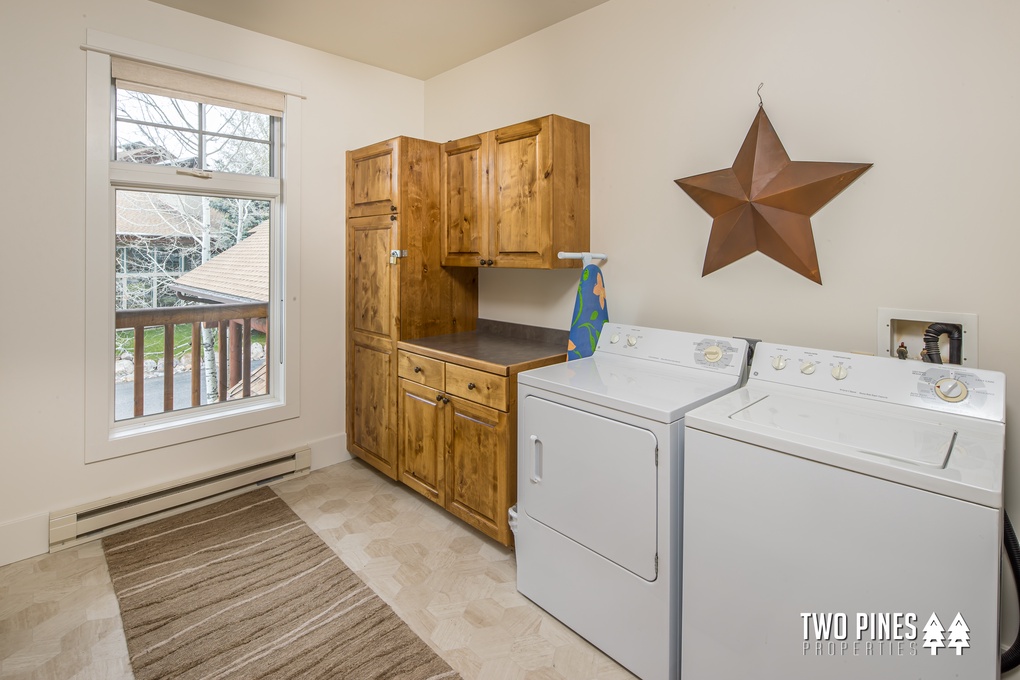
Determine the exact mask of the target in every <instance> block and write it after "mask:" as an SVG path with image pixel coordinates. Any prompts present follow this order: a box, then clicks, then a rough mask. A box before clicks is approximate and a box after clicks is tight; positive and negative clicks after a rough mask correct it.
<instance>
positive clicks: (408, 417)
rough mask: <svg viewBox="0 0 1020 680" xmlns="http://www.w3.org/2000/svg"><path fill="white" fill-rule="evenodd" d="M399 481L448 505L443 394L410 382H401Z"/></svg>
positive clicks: (399, 404)
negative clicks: (444, 461) (444, 464)
mask: <svg viewBox="0 0 1020 680" xmlns="http://www.w3.org/2000/svg"><path fill="white" fill-rule="evenodd" d="M399 392H400V397H399V401H398V410H399V412H400V464H399V465H400V477H399V481H401V482H403V483H404V484H406V485H407V486H409V487H411V488H412V489H414V490H415V491H417V492H418V493H420V494H421V495H423V496H425V497H426V498H428V499H430V500H432V501H434V502H436V503H439V504H440V505H444V504H445V503H446V488H445V484H444V479H443V455H444V453H445V451H444V448H445V447H444V445H443V439H444V437H443V435H444V432H443V430H444V427H443V416H444V413H445V409H444V405H443V402H442V398H443V395H442V393H441V392H438V391H437V390H434V389H432V388H430V387H425V386H423V385H419V384H417V383H414V382H411V381H410V380H404V379H401V380H400V387H399Z"/></svg>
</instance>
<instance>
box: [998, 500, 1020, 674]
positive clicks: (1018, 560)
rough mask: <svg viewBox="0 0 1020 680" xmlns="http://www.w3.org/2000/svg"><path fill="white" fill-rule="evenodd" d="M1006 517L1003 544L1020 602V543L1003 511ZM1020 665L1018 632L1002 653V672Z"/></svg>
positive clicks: (1019, 632)
mask: <svg viewBox="0 0 1020 680" xmlns="http://www.w3.org/2000/svg"><path fill="white" fill-rule="evenodd" d="M1002 514H1003V517H1005V522H1004V527H1003V532H1002V542H1003V543H1004V544H1005V548H1006V556H1007V557H1008V558H1009V566H1010V568H1011V569H1012V570H1013V583H1015V584H1016V590H1017V594H1018V601H1020V542H1018V541H1017V540H1016V534H1015V533H1014V532H1013V525H1012V524H1010V522H1009V515H1007V514H1006V511H1005V510H1003V511H1002ZM1018 665H1020V630H1017V633H1016V639H1015V640H1013V644H1012V645H1011V646H1010V648H1009V649H1007V650H1006V651H1005V652H1003V653H1002V672H1003V673H1005V672H1006V671H1011V670H1013V669H1014V668H1016V667H1017V666H1018Z"/></svg>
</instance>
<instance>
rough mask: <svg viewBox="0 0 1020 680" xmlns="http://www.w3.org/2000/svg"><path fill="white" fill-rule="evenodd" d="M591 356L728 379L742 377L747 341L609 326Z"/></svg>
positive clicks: (616, 324) (607, 325)
mask: <svg viewBox="0 0 1020 680" xmlns="http://www.w3.org/2000/svg"><path fill="white" fill-rule="evenodd" d="M595 352H596V353H597V354H615V355H619V356H626V357H630V358H633V359H645V360H648V361H658V362H661V363H664V364H670V365H673V366H683V367H687V368H703V369H707V370H710V371H719V372H723V373H728V374H732V375H742V374H743V372H744V370H745V368H746V365H747V341H746V340H742V339H740V338H725V337H717V336H706V335H699V334H696V333H687V332H684V331H671V330H667V329H664V328H644V327H641V326H628V325H626V324H619V323H612V322H609V323H606V324H605V325H604V326H603V327H602V334H601V335H600V336H599V342H598V345H597V346H596V347H595Z"/></svg>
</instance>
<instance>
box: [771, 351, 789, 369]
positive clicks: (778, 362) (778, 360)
mask: <svg viewBox="0 0 1020 680" xmlns="http://www.w3.org/2000/svg"><path fill="white" fill-rule="evenodd" d="M772 368H774V369H776V370H777V371H781V370H783V369H784V368H786V357H784V356H783V355H782V354H778V355H776V356H774V357H772Z"/></svg>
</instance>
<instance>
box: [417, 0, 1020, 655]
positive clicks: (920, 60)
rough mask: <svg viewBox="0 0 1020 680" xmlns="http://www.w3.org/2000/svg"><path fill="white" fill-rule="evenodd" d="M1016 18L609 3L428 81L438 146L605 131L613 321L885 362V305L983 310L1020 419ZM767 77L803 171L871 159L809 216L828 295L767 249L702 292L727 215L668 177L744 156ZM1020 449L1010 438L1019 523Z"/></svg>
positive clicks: (595, 181) (531, 296)
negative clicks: (538, 126) (879, 322)
mask: <svg viewBox="0 0 1020 680" xmlns="http://www.w3.org/2000/svg"><path fill="white" fill-rule="evenodd" d="M1017 26H1020V4H1018V3H1016V2H1009V1H1002V0H979V1H978V2H972V3H960V2H956V1H949V0H937V1H933V0H912V1H911V0H893V1H892V2H890V1H888V0H859V1H858V2H842V3H836V2H817V1H816V0H763V1H752V0H741V1H738V2H725V3H724V2H676V1H674V0H610V2H608V3H606V4H604V5H600V6H598V7H596V8H594V9H592V10H590V11H588V12H586V13H584V14H582V15H580V16H578V17H575V18H573V19H570V20H567V21H565V22H562V23H560V24H558V25H556V26H553V27H551V28H549V29H547V30H545V31H543V32H541V33H538V34H535V35H533V36H530V37H528V38H525V39H523V40H521V41H519V42H517V43H514V44H513V45H510V46H508V47H506V48H504V49H501V50H499V51H497V52H494V53H492V54H490V55H487V56H485V57H483V58H480V59H477V60H475V61H474V62H471V63H469V64H467V65H464V66H462V67H460V68H457V69H455V70H452V71H448V72H447V73H444V74H442V75H440V76H438V77H435V78H432V79H430V80H429V81H427V82H426V87H425V112H426V119H425V127H426V133H427V135H428V136H429V137H430V138H432V139H438V140H445V139H451V138H457V137H460V136H464V135H467V134H470V133H475V132H481V131H484V130H488V129H492V128H494V127H496V126H499V125H503V124H507V123H512V122H516V121H519V120H525V119H527V118H529V117H534V116H539V115H543V114H546V113H559V114H562V115H565V116H570V117H573V118H577V119H579V120H582V121H585V122H588V123H590V124H591V159H592V160H591V165H592V168H591V170H592V172H591V177H592V203H591V212H592V234H591V247H592V250H594V251H598V252H605V253H607V254H608V255H609V256H610V260H609V261H608V262H607V263H606V265H605V266H604V271H605V275H606V287H607V291H608V301H609V312H610V318H611V319H615V320H618V321H627V322H631V323H636V324H640V325H647V326H661V327H665V328H674V329H681V330H689V331H697V332H706V333H719V334H731V335H741V336H749V337H756V338H763V339H766V340H769V341H775V342H788V343H791V344H799V345H806V346H816V347H824V348H832V349H841V350H850V351H864V352H875V351H876V347H875V344H876V341H875V336H876V315H877V310H878V308H879V307H892V308H905V309H920V310H943V311H951V312H972V313H976V314H977V315H978V326H979V334H980V343H979V350H980V366H981V367H982V368H989V369H995V370H999V371H1004V372H1006V373H1007V374H1008V376H1009V380H1010V383H1009V384H1010V388H1009V394H1008V398H1007V421H1008V422H1010V423H1015V422H1017V421H1020V396H1018V392H1017V384H1018V381H1020V370H1018V369H1020V353H1018V351H1017V350H1018V345H1017V343H1018V342H1020V306H1018V303H1017V296H1018V294H1020V263H1018V255H1020V225H1018V217H1017V211H1016V196H1017V187H1018V186H1020V162H1018V158H1020V125H1018V124H1017V115H1018V111H1020V107H1018V93H1020V88H1018V87H1016V80H1017V73H1018V72H1020V41H1018V40H1017V38H1016V27H1017ZM761 82H764V83H765V86H764V87H763V88H762V96H763V98H764V102H765V107H766V110H767V112H768V115H769V117H770V119H771V120H772V123H773V124H774V126H775V127H776V130H777V132H778V133H779V136H780V138H781V139H782V140H783V142H784V144H785V146H786V149H787V151H788V152H789V154H790V156H791V158H793V159H794V160H805V161H847V162H850V161H853V162H872V163H874V164H875V165H874V167H873V168H872V169H871V170H869V171H868V172H867V173H866V174H864V175H863V176H862V177H861V178H860V179H859V180H858V181H857V182H856V183H855V184H853V185H852V186H850V187H849V188H848V189H847V190H846V191H845V192H844V193H843V194H841V195H840V196H838V197H837V198H836V199H835V200H833V201H832V202H831V203H830V204H828V205H827V206H826V207H824V208H823V209H822V210H821V211H820V212H818V213H817V214H816V215H815V217H814V219H813V220H812V222H813V225H814V235H815V240H816V245H817V251H818V257H819V261H820V266H821V275H822V281H823V285H821V286H819V285H816V284H814V283H812V282H810V281H809V280H807V279H806V278H803V277H801V276H800V275H798V274H795V273H794V272H792V271H791V270H789V269H787V268H785V267H783V266H781V265H779V264H777V263H775V262H774V261H772V260H770V259H768V258H766V257H765V256H764V255H761V254H760V253H755V254H753V255H751V256H749V257H747V258H745V259H743V260H741V261H739V262H737V263H735V264H733V265H730V266H729V267H726V268H724V269H722V270H720V271H717V272H715V273H713V274H710V275H709V276H707V277H704V278H702V276H701V269H702V264H703V261H704V255H705V247H706V244H707V241H708V235H709V229H710V225H711V219H710V218H709V217H708V215H706V214H705V213H704V212H703V211H702V210H701V209H700V208H699V207H698V206H697V205H696V204H695V203H694V201H692V200H691V199H690V198H688V197H687V195H686V194H684V193H683V192H682V191H681V190H680V189H679V188H678V187H677V186H676V185H675V184H674V183H673V180H674V179H676V178H678V177H686V176H689V175H694V174H698V173H702V172H708V171H712V170H717V169H720V168H724V167H728V166H729V165H730V164H731V163H732V161H733V158H734V157H735V155H736V153H737V150H738V149H739V147H740V144H741V142H742V141H743V139H744V135H745V134H746V133H747V130H748V128H749V127H750V125H751V122H752V120H753V118H754V116H755V114H756V112H757V107H758V98H757V96H756V94H755V92H756V89H757V87H758V84H759V83H761ZM575 285H576V274H573V273H566V272H563V273H561V272H527V271H508V270H507V271H495V270H486V271H481V272H480V297H481V300H480V312H481V314H482V315H483V316H487V317H490V318H497V319H504V320H509V321H516V322H521V323H535V324H540V325H547V326H554V327H558V328H567V327H568V324H569V316H570V313H571V310H572V304H573V303H572V293H573V289H574V286H575ZM1017 456H1020V436H1018V435H1017V434H1016V431H1012V432H1011V434H1010V435H1009V438H1008V443H1007V462H1006V497H1007V509H1008V510H1009V511H1010V514H1011V516H1012V517H1013V518H1014V522H1015V521H1016V519H1015V518H1020V462H1018V461H1017ZM876 529H878V528H876ZM946 539H947V540H952V537H949V536H947V537H946ZM1006 569H1007V571H1006V572H1005V573H1006V577H1007V578H1009V572H1008V567H1007V568H1006ZM1010 591H1011V588H1010ZM1014 608H1015V605H1012V604H1011V605H1009V608H1008V609H1005V610H1004V611H1007V612H1008V617H1009V619H1010V620H1011V622H1010V623H1009V625H1008V626H1004V628H1009V629H1010V630H1013V631H1015V623H1013V621H1015V618H1014V615H1013V613H1012V612H1013V609H1014ZM1009 634H1010V633H1009V632H1008V631H1006V630H1004V635H1009ZM1010 639H1011V638H1010Z"/></svg>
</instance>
